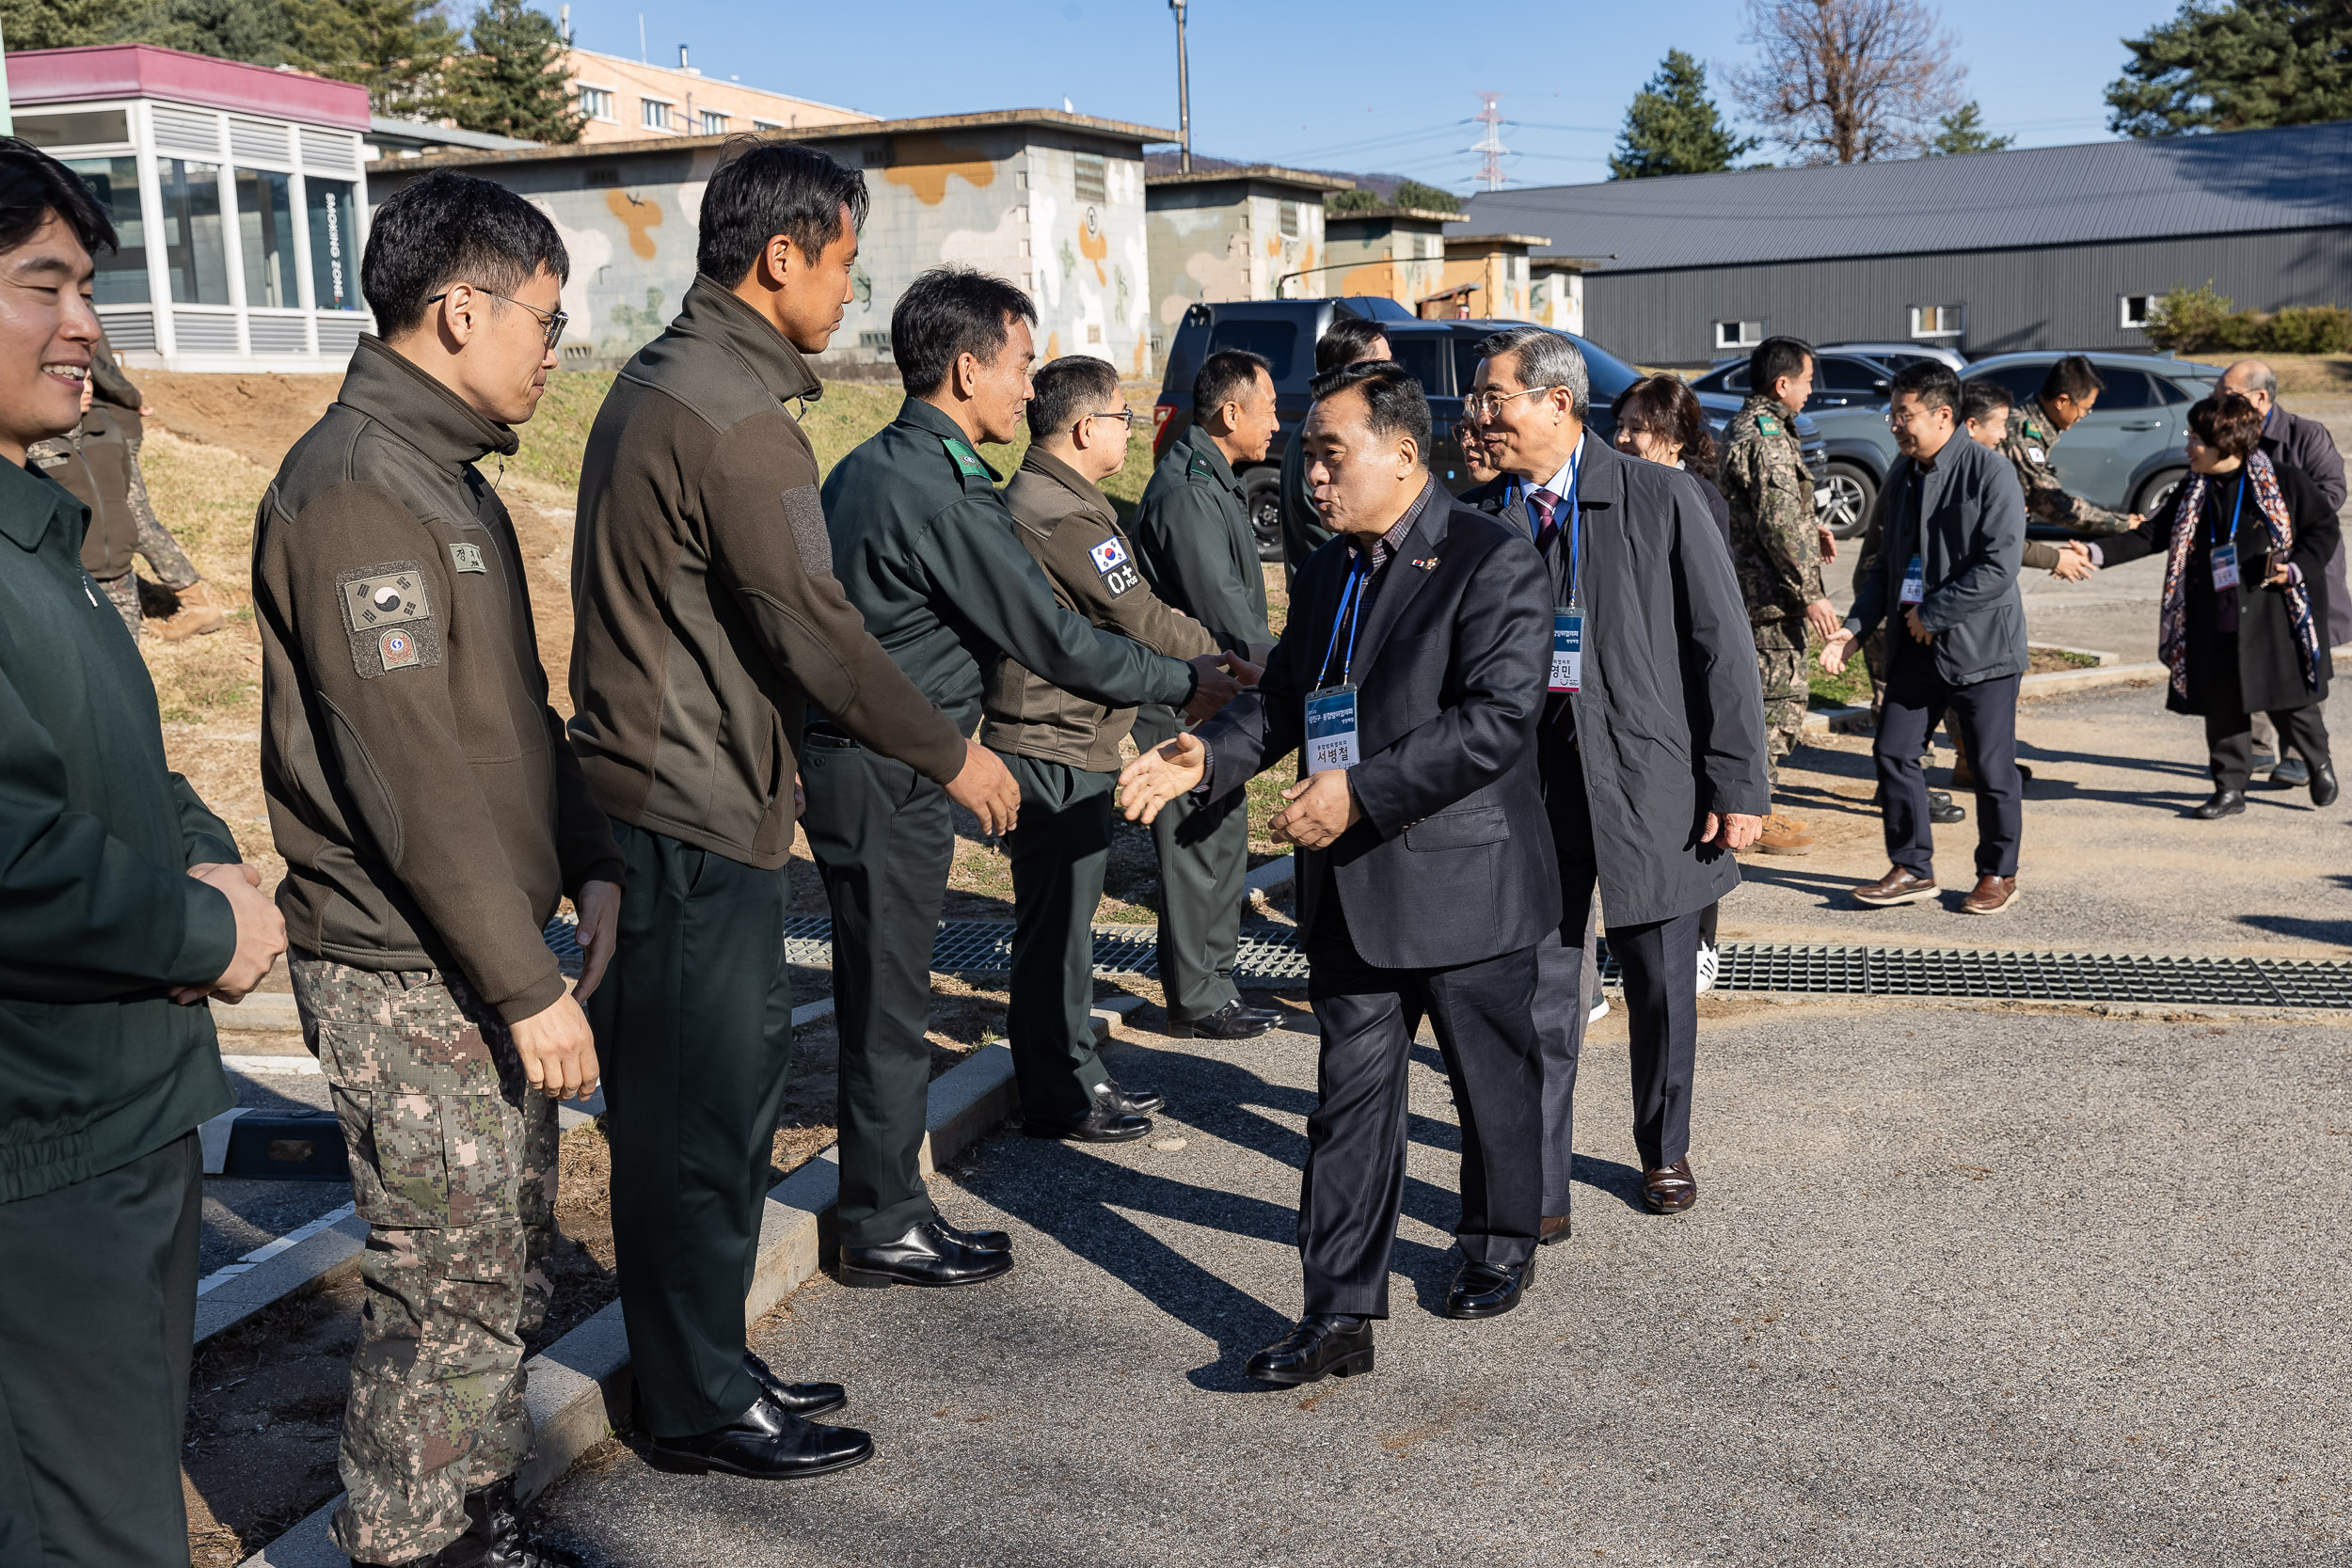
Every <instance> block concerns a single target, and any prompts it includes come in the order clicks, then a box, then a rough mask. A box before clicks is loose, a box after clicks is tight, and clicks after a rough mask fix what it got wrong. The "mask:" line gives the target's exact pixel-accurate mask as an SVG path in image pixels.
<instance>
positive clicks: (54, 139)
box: [16, 109, 131, 150]
mask: <svg viewBox="0 0 2352 1568" xmlns="http://www.w3.org/2000/svg"><path fill="white" fill-rule="evenodd" d="M16 134H17V135H20V136H22V137H24V139H25V140H26V141H28V142H31V143H32V144H33V145H34V146H35V147H38V148H40V149H42V150H47V149H49V148H52V147H98V146H103V144H105V143H107V142H125V141H129V140H130V139H131V117H130V115H129V113H128V112H127V111H125V110H122V109H86V110H84V111H82V112H81V113H79V114H62V115H19V116H17V117H16Z"/></svg>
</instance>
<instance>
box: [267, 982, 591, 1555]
mask: <svg viewBox="0 0 2352 1568" xmlns="http://www.w3.org/2000/svg"><path fill="white" fill-rule="evenodd" d="M289 957H290V959H291V962H290V965H289V967H290V969H291V971H292V974H293V980H294V1001H295V1003H296V1005H297V1006H298V1007H299V1008H300V1011H301V1014H302V1032H303V1037H304V1039H305V1040H306V1042H307V1043H308V1044H309V1045H310V1049H311V1051H312V1052H313V1053H315V1054H316V1055H317V1056H318V1059H319V1066H320V1068H321V1069H322V1070H323V1071H324V1072H325V1074H326V1080H327V1082H328V1084H329V1085H330V1086H331V1087H332V1090H333V1093H334V1099H335V1110H336V1115H337V1116H338V1117H339V1118H340V1119H341V1120H342V1129H343V1141H344V1143H345V1145H346V1146H347V1147H348V1148H349V1149H350V1152H351V1189H352V1197H353V1200H354V1202H355V1205H356V1206H357V1208H358V1212H359V1215H360V1217H361V1218H362V1219H364V1220H366V1221H367V1222H368V1243H367V1250H366V1252H365V1254H364V1255H363V1257H362V1259H361V1262H360V1278H361V1280H362V1282H363V1285H364V1287H365V1291H366V1299H365V1303H364V1305H363V1307H362V1308H361V1312H360V1323H359V1343H358V1348H357V1349H356V1350H354V1351H353V1353H352V1358H351V1396H350V1401H349V1402H348V1403H347V1404H346V1405H345V1407H344V1410H343V1433H342V1456H341V1465H342V1480H343V1485H344V1487H345V1488H346V1489H347V1491H348V1492H349V1494H350V1496H349V1497H347V1498H346V1499H345V1500H344V1503H343V1505H342V1508H340V1509H338V1510H337V1511H336V1513H335V1517H334V1521H333V1523H332V1524H331V1525H330V1526H329V1532H330V1534H331V1535H332V1536H333V1538H334V1541H335V1544H337V1545H338V1546H340V1547H342V1549H343V1551H344V1552H346V1553H347V1554H349V1555H350V1556H351V1557H353V1558H356V1559H358V1560H362V1561H366V1562H405V1561H408V1560H411V1559H413V1558H419V1557H424V1556H427V1555H429V1554H431V1553H433V1552H436V1551H438V1550H439V1549H440V1548H441V1547H442V1546H444V1545H446V1544H449V1543H450V1542H452V1541H453V1540H455V1539H456V1538H457V1537H458V1536H459V1535H461V1534H463V1533H464V1531H465V1528H466V1522H467V1521H466V1509H465V1498H466V1493H467V1492H468V1491H469V1489H472V1488H475V1487H481V1486H486V1485H488V1484H489V1483H491V1482H492V1481H498V1480H500V1479H501V1478H502V1477H505V1476H509V1475H512V1474H513V1473H514V1472H515V1471H516V1468H518V1467H519V1466H520V1465H521V1464H522V1462H523V1460H524V1459H525V1457H526V1456H527V1455H528V1454H529V1453H530V1451H531V1418H530V1416H529V1414H528V1413H527V1412H526V1411H525V1409H524V1407H523V1377H524V1374H523V1367H522V1361H523V1339H524V1338H525V1336H527V1335H529V1334H530V1333H532V1331H533V1330H534V1329H536V1328H537V1327H538V1326H539V1324H540V1323H542V1322H544V1321H545V1320H546V1317H547V1311H548V1295H549V1292H550V1281H549V1278H548V1271H547V1259H548V1252H549V1250H550V1249H551V1247H552V1245H553V1243H554V1239H555V1207H554V1199H555V1192H554V1188H555V1160H556V1123H555V1104H554V1102H553V1101H550V1100H548V1099H547V1098H546V1097H545V1096H543V1095H541V1094H539V1093H537V1092H536V1091H535V1090H533V1089H532V1088H531V1087H530V1084H529V1080H528V1078H527V1077H526V1075H525V1074H524V1071H523V1068H522V1063H521V1060H520V1058H519V1057H517V1056H516V1053H515V1047H514V1043H513V1040H512V1037H510V1036H509V1035H508V1033H507V1031H506V1028H505V1026H504V1025H503V1024H502V1023H501V1022H499V1021H498V1018H497V1015H496V1014H495V1013H493V1012H492V1011H491V1010H490V1009H489V1008H487V1007H485V1006H483V1004H482V1002H481V1001H480V999H479V998H477V997H476V996H475V995H474V994H473V992H472V990H471V989H470V988H469V987H468V986H467V984H466V982H465V981H464V980H463V979H462V978H460V977H458V976H456V975H453V974H444V973H442V972H440V971H437V970H412V971H402V972H376V971H372V970H364V969H355V968H353V967H351V966H350V965H347V964H340V963H335V962H333V961H331V960H328V959H325V958H310V957H306V956H301V955H298V954H296V955H289Z"/></svg>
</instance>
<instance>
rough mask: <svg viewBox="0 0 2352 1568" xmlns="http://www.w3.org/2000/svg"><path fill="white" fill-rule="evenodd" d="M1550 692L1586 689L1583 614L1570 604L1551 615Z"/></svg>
mask: <svg viewBox="0 0 2352 1568" xmlns="http://www.w3.org/2000/svg"><path fill="white" fill-rule="evenodd" d="M1550 689H1551V690H1552V691H1554V692H1555V693H1557V692H1564V691H1581V690H1583V689H1584V612H1583V611H1582V610H1579V609H1577V608H1576V607H1575V606H1574V605H1568V606H1565V607H1564V608H1562V609H1559V610H1553V611H1552V612H1551V687H1550Z"/></svg>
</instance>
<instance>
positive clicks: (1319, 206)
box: [1144, 152, 1356, 351]
mask: <svg viewBox="0 0 2352 1568" xmlns="http://www.w3.org/2000/svg"><path fill="white" fill-rule="evenodd" d="M1355 183H1356V182H1354V181H1352V180H1344V179H1342V178H1340V177H1338V176H1336V175H1329V174H1311V173H1308V172H1306V171H1305V170H1302V169H1295V168H1278V167H1275V166H1273V165H1270V164H1259V165H1241V164H1224V163H1219V162H1218V161H1217V160H1215V159H1207V158H1196V159H1195V160H1194V161H1193V170H1192V172H1191V173H1189V174H1184V173H1180V172H1179V171H1178V170H1177V168H1176V167H1175V159H1174V157H1173V156H1172V155H1170V154H1168V153H1165V152H1155V153H1153V154H1152V156H1151V159H1150V168H1149V171H1148V172H1147V173H1146V174H1145V176H1144V206H1145V208H1146V209H1147V216H1146V222H1147V227H1148V230H1149V232H1150V234H1151V237H1152V239H1151V255H1152V347H1153V349H1154V350H1155V351H1156V350H1157V349H1158V347H1159V346H1160V345H1161V344H1162V343H1163V342H1165V341H1167V338H1168V334H1169V333H1172V332H1174V331H1175V330H1176V327H1177V325H1178V324H1179V323H1181V322H1183V320H1184V312H1185V311H1186V310H1188V309H1191V308H1192V307H1194V306H1195V305H1200V304H1204V303H1206V304H1216V305H1221V304H1224V303H1226V302H1228V301H1232V300H1243V299H1320V298H1322V297H1323V296H1324V295H1325V294H1326V293H1330V292H1332V291H1329V290H1327V289H1326V288H1325V287H1324V280H1325V279H1326V278H1327V277H1329V276H1330V269H1329V267H1328V266H1327V264H1326V258H1325V256H1324V254H1323V198H1324V195H1325V193H1327V192H1329V191H1344V190H1353V189H1355Z"/></svg>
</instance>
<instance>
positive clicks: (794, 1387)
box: [743, 1351, 850, 1416]
mask: <svg viewBox="0 0 2352 1568" xmlns="http://www.w3.org/2000/svg"><path fill="white" fill-rule="evenodd" d="M743 1370H745V1371H747V1372H749V1373H751V1374H752V1381H753V1382H754V1383H756V1384H758V1385H759V1386H760V1387H761V1388H763V1389H765V1390H766V1391H767V1395H768V1397H769V1398H770V1399H771V1400H772V1401H774V1402H775V1406H776V1408H777V1409H779V1410H781V1411H783V1412H784V1413H785V1414H786V1415H787V1416H821V1415H823V1414H824V1413H825V1412H826V1411H828V1410H838V1409H840V1408H841V1407H842V1406H843V1405H845V1404H847V1403H849V1402H850V1391H849V1390H848V1389H847V1388H844V1387H842V1386H841V1385H839V1384H838V1383H787V1382H785V1381H784V1379H782V1378H780V1377H778V1376H777V1375H776V1374H775V1373H773V1372H771V1371H770V1370H768V1363H767V1362H765V1361H762V1360H761V1359H760V1358H759V1357H758V1356H756V1355H754V1354H752V1353H751V1352H750V1351H745V1352H744V1353H743Z"/></svg>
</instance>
